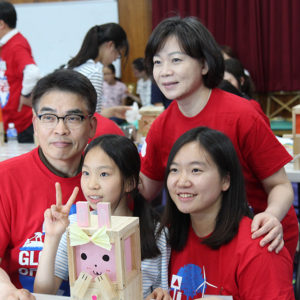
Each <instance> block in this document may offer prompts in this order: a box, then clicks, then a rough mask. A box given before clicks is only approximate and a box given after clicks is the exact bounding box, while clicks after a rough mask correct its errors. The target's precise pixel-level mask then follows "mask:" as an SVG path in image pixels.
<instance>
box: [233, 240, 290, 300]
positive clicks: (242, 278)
mask: <svg viewBox="0 0 300 300" xmlns="http://www.w3.org/2000/svg"><path fill="white" fill-rule="evenodd" d="M257 247H259V246H258V245H257ZM250 248H251V249H252V250H254V248H253V247H252V246H251V247H250ZM251 249H250V250H249V251H251ZM259 250H260V251H258V253H259V254H258V255H257V256H255V257H253V255H251V253H249V251H247V253H245V258H244V259H242V260H241V261H242V263H241V264H240V266H239V270H238V274H237V280H238V285H239V291H240V299H243V300H266V299H268V300H278V299H284V300H293V299H295V298H294V291H293V285H292V284H291V282H292V261H291V259H290V257H289V254H288V252H287V250H286V249H285V248H284V249H283V250H282V251H281V252H280V253H279V254H275V253H274V252H271V253H270V252H268V251H267V250H265V251H261V249H259ZM263 250H264V249H263ZM254 251H255V250H254ZM247 256H248V258H247ZM249 257H250V258H249Z"/></svg>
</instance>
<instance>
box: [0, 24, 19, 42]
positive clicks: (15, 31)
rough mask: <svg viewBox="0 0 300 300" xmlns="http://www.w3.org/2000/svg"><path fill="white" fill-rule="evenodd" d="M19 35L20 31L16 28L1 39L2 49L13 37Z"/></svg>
mask: <svg viewBox="0 0 300 300" xmlns="http://www.w3.org/2000/svg"><path fill="white" fill-rule="evenodd" d="M17 33H19V30H18V29H17V28H14V29H12V30H10V31H9V32H8V33H6V34H5V35H4V36H3V37H2V38H1V39H0V47H2V46H3V45H5V44H6V43H7V42H8V41H9V40H10V39H11V38H12V37H13V36H15V35H16V34H17Z"/></svg>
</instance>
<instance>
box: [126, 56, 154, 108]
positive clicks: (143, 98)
mask: <svg viewBox="0 0 300 300" xmlns="http://www.w3.org/2000/svg"><path fill="white" fill-rule="evenodd" d="M132 71H133V74H134V76H135V77H136V78H137V79H138V81H137V84H136V94H137V95H138V96H135V95H133V94H128V96H129V97H130V98H132V100H134V101H136V102H138V103H139V104H141V105H142V106H148V105H151V85H152V81H151V79H150V77H149V75H148V73H147V70H146V66H145V60H144V58H142V57H139V58H136V59H135V60H134V61H133V62H132Z"/></svg>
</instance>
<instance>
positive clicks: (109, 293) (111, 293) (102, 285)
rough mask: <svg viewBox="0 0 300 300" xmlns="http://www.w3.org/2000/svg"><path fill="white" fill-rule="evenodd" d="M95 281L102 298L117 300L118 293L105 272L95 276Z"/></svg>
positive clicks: (104, 299)
mask: <svg viewBox="0 0 300 300" xmlns="http://www.w3.org/2000/svg"><path fill="white" fill-rule="evenodd" d="M95 283H96V286H97V288H98V289H99V292H100V299H101V300H102V299H103V300H117V299H118V295H117V293H116V291H115V289H114V287H113V284H112V282H111V281H110V279H109V277H108V276H107V275H106V274H101V275H99V276H97V277H96V278H95Z"/></svg>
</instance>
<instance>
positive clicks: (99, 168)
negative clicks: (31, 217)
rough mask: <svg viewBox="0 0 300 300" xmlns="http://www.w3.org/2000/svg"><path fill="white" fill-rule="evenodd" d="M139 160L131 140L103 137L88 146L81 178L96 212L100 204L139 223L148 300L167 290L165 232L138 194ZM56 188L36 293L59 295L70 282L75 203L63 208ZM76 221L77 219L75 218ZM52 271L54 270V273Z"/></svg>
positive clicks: (58, 189)
mask: <svg viewBox="0 0 300 300" xmlns="http://www.w3.org/2000/svg"><path fill="white" fill-rule="evenodd" d="M139 172H140V157H139V153H138V151H137V148H136V146H135V144H134V143H133V142H132V141H131V140H130V139H128V138H126V137H121V136H117V135H104V136H101V137H98V138H97V139H95V140H93V141H92V142H91V143H90V144H89V145H88V147H87V149H86V151H85V154H84V160H83V166H82V176H81V188H82V191H83V194H84V196H85V198H86V201H88V203H89V206H90V208H91V210H92V212H93V213H96V208H97V203H99V202H109V203H110V204H111V211H112V215H114V216H135V217H139V220H140V235H141V258H142V265H141V270H142V279H143V296H144V298H145V297H146V296H148V295H149V294H150V293H151V292H152V291H153V290H154V289H155V288H157V287H161V286H163V289H168V263H169V256H170V249H169V248H167V245H166V244H167V242H166V233H165V231H164V230H162V231H161V233H160V235H156V228H158V226H159V223H158V220H159V216H158V215H157V214H156V213H155V211H154V210H153V209H151V206H150V204H149V203H148V202H147V201H146V200H145V199H144V198H143V196H142V195H141V194H140V193H139V191H138V182H139ZM56 189H57V193H56V195H57V205H56V206H51V208H48V209H47V210H46V211H45V233H46V236H45V246H44V249H43V251H42V253H41V259H40V263H39V266H38V270H37V274H36V278H35V282H34V291H35V292H38V293H44V294H56V292H57V290H58V287H59V286H60V285H61V283H62V281H63V280H68V278H69V272H68V267H67V266H68V254H67V236H66V233H65V231H66V228H67V226H68V224H69V221H68V215H69V210H70V208H71V204H72V203H73V202H74V200H75V197H74V193H75V192H76V190H75V191H74V193H73V194H72V196H71V197H70V200H69V201H68V203H67V205H65V206H62V205H61V189H60V186H59V184H57V185H56ZM70 222H71V223H75V222H76V215H71V216H70ZM49 266H54V267H53V268H52V267H51V268H49Z"/></svg>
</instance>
